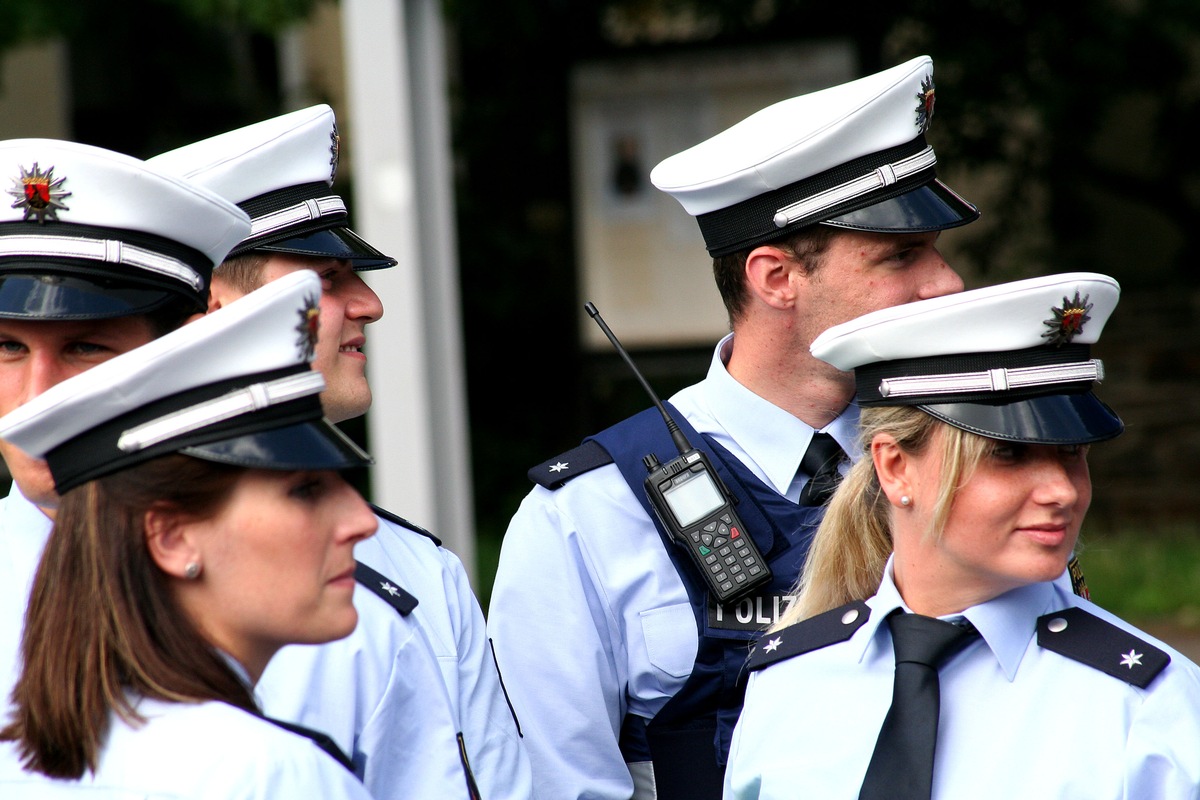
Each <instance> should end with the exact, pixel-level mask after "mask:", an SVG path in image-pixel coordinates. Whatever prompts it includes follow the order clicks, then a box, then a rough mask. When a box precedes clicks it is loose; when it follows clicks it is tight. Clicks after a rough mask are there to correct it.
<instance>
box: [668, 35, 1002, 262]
mask: <svg viewBox="0 0 1200 800" xmlns="http://www.w3.org/2000/svg"><path fill="white" fill-rule="evenodd" d="M933 108H934V86H933V61H932V60H931V59H930V58H929V57H928V56H920V57H918V58H914V59H912V60H910V61H907V62H905V63H904V64H901V65H899V66H896V67H892V68H891V69H887V70H884V71H883V72H879V73H876V74H874V75H869V76H867V77H865V78H860V79H858V80H855V81H851V82H850V83H846V84H842V85H840V86H834V87H831V88H828V89H822V90H820V91H817V92H813V93H811V94H806V95H802V96H800V97H793V98H791V99H789V100H784V101H782V102H779V103H775V104H774V105H771V106H768V107H767V108H764V109H762V110H761V111H758V112H757V113H755V114H752V115H751V116H749V117H747V118H746V119H744V120H742V121H741V122H739V123H737V124H736V125H734V126H733V127H731V128H729V129H727V130H725V131H722V132H721V133H718V134H717V135H716V136H713V137H712V138H710V139H708V140H706V141H703V142H701V143H699V144H697V145H695V146H694V147H691V148H689V149H688V150H685V151H683V152H681V153H678V154H676V155H673V156H671V157H669V158H667V159H666V160H664V161H663V162H661V163H660V164H659V165H658V166H656V167H655V168H654V169H653V171H651V173H650V180H651V181H652V182H653V183H654V185H655V186H657V187H658V188H659V189H661V190H663V191H664V192H667V193H668V194H670V195H671V196H672V197H674V198H675V199H676V200H678V201H679V202H680V204H682V205H683V208H684V210H686V211H687V212H688V213H689V214H691V215H692V216H695V217H697V218H698V222H699V223H700V228H701V231H702V232H703V233H704V237H705V242H706V243H707V245H708V249H709V251H710V252H711V253H712V254H713V255H723V254H726V253H729V252H736V251H737V250H741V249H745V248H747V247H751V246H754V245H756V244H760V243H762V242H764V241H767V240H769V239H771V238H778V237H780V236H782V235H784V234H787V233H789V232H791V231H794V230H799V229H800V228H803V227H806V226H808V225H812V224H815V223H818V222H825V223H828V224H840V225H841V226H842V227H848V228H854V229H861V230H885V231H918V230H941V229H943V228H949V227H953V226H955V225H962V224H965V223H967V222H971V221H972V220H974V219H975V218H977V217H978V212H977V211H976V209H975V207H974V206H972V205H971V204H970V203H967V202H966V201H965V200H963V199H962V198H960V197H958V196H957V195H955V194H954V193H953V192H952V191H950V190H949V188H948V187H946V186H945V185H944V184H942V183H941V182H939V181H937V180H936V172H935V166H936V163H937V159H936V157H935V156H934V153H933V148H932V147H930V146H929V145H928V144H927V143H926V142H925V139H924V134H925V132H926V130H928V128H929V124H930V121H931V120H932V117H933ZM924 187H930V188H925V189H924V191H921V192H920V193H919V194H918V196H917V198H915V199H916V200H918V201H923V202H919V203H917V204H916V205H913V204H912V203H908V204H906V205H905V207H904V208H903V213H897V210H896V209H891V210H890V211H889V213H887V214H880V213H877V214H875V215H866V216H865V217H863V218H861V219H860V218H855V217H851V218H847V219H842V217H843V216H844V215H846V214H848V213H850V212H853V211H858V210H861V209H863V208H867V207H870V206H873V205H875V204H878V203H884V202H886V201H893V200H894V199H895V198H897V197H902V196H904V195H906V194H907V193H909V192H914V191H917V190H920V189H922V188H924ZM930 192H934V193H935V195H934V196H933V197H929V196H928V195H929V194H930Z"/></svg>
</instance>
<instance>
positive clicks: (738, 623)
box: [708, 594, 795, 633]
mask: <svg viewBox="0 0 1200 800" xmlns="http://www.w3.org/2000/svg"><path fill="white" fill-rule="evenodd" d="M794 602H795V598H794V597H792V596H790V595H786V594H759V595H753V596H751V597H743V598H742V599H741V600H738V601H735V602H733V603H726V604H724V605H720V604H717V603H714V602H712V601H711V600H710V601H709V604H708V627H709V628H710V629H716V630H724V631H744V632H746V633H758V632H760V631H762V630H763V629H764V628H766V627H767V626H769V625H772V624H773V623H775V622H776V621H778V620H779V618H780V617H781V616H783V614H784V612H786V611H787V610H788V609H789V608H791V606H792V603H794Z"/></svg>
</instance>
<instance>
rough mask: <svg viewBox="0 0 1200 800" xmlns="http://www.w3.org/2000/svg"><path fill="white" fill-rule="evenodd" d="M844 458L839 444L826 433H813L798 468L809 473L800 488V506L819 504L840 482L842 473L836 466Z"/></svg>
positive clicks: (823, 503) (823, 501)
mask: <svg viewBox="0 0 1200 800" xmlns="http://www.w3.org/2000/svg"><path fill="white" fill-rule="evenodd" d="M845 459H846V454H845V453H844V452H843V451H842V448H841V446H840V445H839V444H838V443H837V442H836V441H835V440H834V438H833V437H832V436H830V435H829V434H828V433H814V434H813V438H812V441H811V442H809V443H808V449H807V450H805V451H804V458H802V459H800V469H802V470H804V472H806V473H807V474H808V475H809V479H808V483H806V484H804V488H803V489H801V490H800V500H799V503H800V505H802V506H821V505H825V501H826V500H828V499H829V497H830V496H831V495H832V494H833V490H834V489H836V488H837V486H838V484H839V483H841V480H842V473H841V472H840V471H839V470H838V467H839V466H840V465H841V463H842V462H843V461H844V460H845Z"/></svg>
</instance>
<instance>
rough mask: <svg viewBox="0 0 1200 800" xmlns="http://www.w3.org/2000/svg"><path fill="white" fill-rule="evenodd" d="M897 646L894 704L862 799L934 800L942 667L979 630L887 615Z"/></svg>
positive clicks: (865, 780)
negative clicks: (931, 798)
mask: <svg viewBox="0 0 1200 800" xmlns="http://www.w3.org/2000/svg"><path fill="white" fill-rule="evenodd" d="M887 623H888V627H889V628H891V631H892V645H893V647H894V648H895V650H896V677H895V682H894V683H893V684H892V707H891V708H890V709H888V713H887V716H886V717H884V720H883V725H882V726H881V727H880V729H879V738H878V740H876V742H875V752H874V753H872V754H871V763H870V766H868V767H867V774H866V777H865V778H864V779H863V785H862V791H861V792H859V795H858V797H859V800H884V798H887V800H918V799H919V800H929V796H930V794H931V792H932V791H933V751H934V748H935V747H936V745H937V729H938V712H939V710H940V707H941V692H940V689H939V686H938V666H939V665H940V664H941V663H942V662H943V661H945V660H946V659H947V658H949V657H950V656H952V655H954V654H955V653H957V652H958V651H959V650H961V649H962V648H963V647H965V646H966V645H967V643H968V642H970V641H971V639H973V638H974V637H975V636H977V635H978V632H977V631H976V630H975V629H974V628H973V627H971V626H970V625H968V626H967V627H960V626H958V625H954V624H951V623H949V622H945V621H943V620H940V619H934V618H933V617H922V616H920V615H918V614H904V613H895V614H892V615H891V616H890V617H888V619H887Z"/></svg>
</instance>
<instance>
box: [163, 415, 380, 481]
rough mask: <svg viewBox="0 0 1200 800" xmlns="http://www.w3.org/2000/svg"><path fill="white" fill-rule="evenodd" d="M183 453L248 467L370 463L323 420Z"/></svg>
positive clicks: (338, 466)
mask: <svg viewBox="0 0 1200 800" xmlns="http://www.w3.org/2000/svg"><path fill="white" fill-rule="evenodd" d="M179 452H180V453H183V454H184V455H189V456H192V457H193V458H200V459H203V460H205V461H214V462H217V463H219V464H229V465H232V466H237V467H246V468H249V469H271V470H285V471H291V470H322V469H333V470H343V469H353V468H354V467H367V466H370V465H371V464H373V463H374V462H373V461H372V459H371V457H370V456H369V455H367V454H366V453H365V452H363V450H362V449H361V448H360V447H359V446H358V445H356V444H355V443H354V442H353V441H351V439H350V438H349V437H348V436H346V434H344V433H342V432H341V431H340V430H338V428H336V427H335V426H334V425H333V423H331V422H329V421H328V420H326V419H319V420H311V421H308V422H301V423H298V424H295V425H288V426H286V427H283V428H273V429H271V430H265V431H258V432H255V433H250V434H245V435H243V436H236V437H234V438H231V439H222V440H220V441H216V442H210V443H207V444H201V445H193V446H191V447H185V448H182V449H181V450H179Z"/></svg>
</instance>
